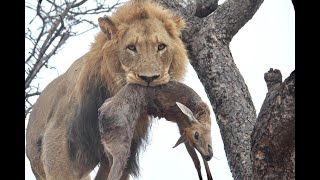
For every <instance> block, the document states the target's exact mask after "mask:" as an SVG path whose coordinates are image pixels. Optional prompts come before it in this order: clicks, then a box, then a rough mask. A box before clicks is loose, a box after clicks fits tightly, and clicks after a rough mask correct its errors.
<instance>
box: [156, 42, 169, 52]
mask: <svg viewBox="0 0 320 180" xmlns="http://www.w3.org/2000/svg"><path fill="white" fill-rule="evenodd" d="M166 47H167V46H166V45H165V44H163V43H161V44H159V45H158V51H161V50H163V49H164V48H166Z"/></svg>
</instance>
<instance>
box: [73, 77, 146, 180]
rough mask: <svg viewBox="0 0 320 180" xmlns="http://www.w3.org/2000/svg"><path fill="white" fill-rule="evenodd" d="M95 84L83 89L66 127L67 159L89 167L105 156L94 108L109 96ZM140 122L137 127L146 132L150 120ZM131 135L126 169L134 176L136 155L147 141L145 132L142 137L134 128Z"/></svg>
mask: <svg viewBox="0 0 320 180" xmlns="http://www.w3.org/2000/svg"><path fill="white" fill-rule="evenodd" d="M97 84H100V83H97ZM97 84H96V85H93V86H91V87H90V88H87V92H85V93H83V96H82V97H81V98H80V99H81V102H80V104H79V105H78V106H79V108H78V109H77V112H76V115H75V117H74V118H75V120H74V121H72V123H71V124H70V126H69V130H68V138H67V139H68V146H69V147H68V148H69V149H68V150H69V155H70V158H71V160H72V161H79V162H81V163H83V164H86V165H88V166H90V167H92V168H94V167H95V166H96V164H97V163H98V162H101V161H102V159H103V158H106V156H105V155H104V149H103V146H102V144H101V137H100V133H99V125H98V109H99V107H100V106H101V105H102V104H103V102H104V101H105V100H106V99H107V98H110V97H111V94H110V92H109V91H108V90H107V88H105V87H101V86H99V85H97ZM142 124H143V125H144V127H140V128H139V129H143V130H145V131H147V132H148V130H149V127H150V122H143V123H142ZM135 136H136V137H137V138H133V140H132V142H131V149H130V152H131V154H130V156H129V159H128V162H127V168H126V171H127V172H128V173H129V174H131V175H133V176H135V177H137V176H138V175H139V155H140V152H141V151H142V150H144V149H145V147H146V144H147V143H148V133H145V135H144V136H142V135H141V134H140V133H139V131H138V132H135ZM132 153H134V154H132Z"/></svg>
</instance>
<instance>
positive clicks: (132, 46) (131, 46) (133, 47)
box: [127, 44, 137, 51]
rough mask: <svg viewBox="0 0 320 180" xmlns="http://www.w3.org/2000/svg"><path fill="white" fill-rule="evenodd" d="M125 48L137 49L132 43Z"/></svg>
mask: <svg viewBox="0 0 320 180" xmlns="http://www.w3.org/2000/svg"><path fill="white" fill-rule="evenodd" d="M127 48H128V49H129V50H131V51H137V48H136V46H135V45H134V44H130V45H128V46H127Z"/></svg>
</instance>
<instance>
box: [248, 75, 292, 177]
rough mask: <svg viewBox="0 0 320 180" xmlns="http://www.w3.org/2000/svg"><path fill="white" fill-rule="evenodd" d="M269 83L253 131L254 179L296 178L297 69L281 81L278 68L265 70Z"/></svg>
mask: <svg viewBox="0 0 320 180" xmlns="http://www.w3.org/2000/svg"><path fill="white" fill-rule="evenodd" d="M265 80H266V83H267V86H268V93H267V96H266V99H265V100H264V102H263V105H262V107H261V110H260V113H259V116H258V119H257V122H256V124H255V127H254V130H253V134H252V137H251V138H252V140H251V141H252V154H251V156H252V163H253V164H252V165H253V179H281V180H282V179H283V180H287V179H295V72H294V71H293V72H292V73H291V75H290V76H289V77H288V78H287V79H286V80H285V81H284V82H283V83H282V82H281V73H280V71H279V70H273V69H270V71H269V72H267V73H265Z"/></svg>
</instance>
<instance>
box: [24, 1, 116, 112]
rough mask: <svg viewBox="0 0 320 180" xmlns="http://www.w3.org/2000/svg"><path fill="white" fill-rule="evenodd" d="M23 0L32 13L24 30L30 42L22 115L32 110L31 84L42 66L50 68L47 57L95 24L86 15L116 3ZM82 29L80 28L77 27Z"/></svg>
mask: <svg viewBox="0 0 320 180" xmlns="http://www.w3.org/2000/svg"><path fill="white" fill-rule="evenodd" d="M32 3H33V2H26V4H25V6H26V8H28V9H31V10H33V11H34V12H35V16H34V18H33V19H32V20H31V21H30V22H29V24H28V26H27V29H26V31H25V37H26V41H27V42H26V43H29V44H30V45H31V48H30V49H29V50H28V54H27V55H26V60H25V117H27V115H28V114H29V113H30V111H31V109H32V103H31V102H30V101H29V98H31V97H34V96H38V95H40V93H41V92H40V90H39V87H38V86H34V84H35V83H33V82H34V80H36V77H37V74H38V73H39V72H40V70H41V69H43V67H45V68H54V67H51V66H50V64H49V60H50V58H51V57H52V56H54V55H55V54H56V53H57V52H58V51H59V50H60V49H61V48H62V47H63V45H64V44H65V43H66V41H67V40H68V39H69V38H70V37H74V36H77V35H81V34H83V33H85V32H88V31H89V30H91V29H93V28H96V27H97V26H98V25H97V24H96V23H95V22H94V21H91V20H89V15H92V14H105V13H107V12H110V11H112V10H113V9H114V8H115V7H116V6H118V5H119V4H120V3H119V1H117V2H116V3H115V4H114V5H112V6H109V5H108V4H107V3H105V1H104V0H95V3H93V4H94V5H92V4H91V5H90V4H89V3H88V0H81V1H76V0H65V1H56V0H46V1H42V0H39V1H38V2H37V3H36V4H35V5H34V4H32ZM80 28H83V29H80Z"/></svg>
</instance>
